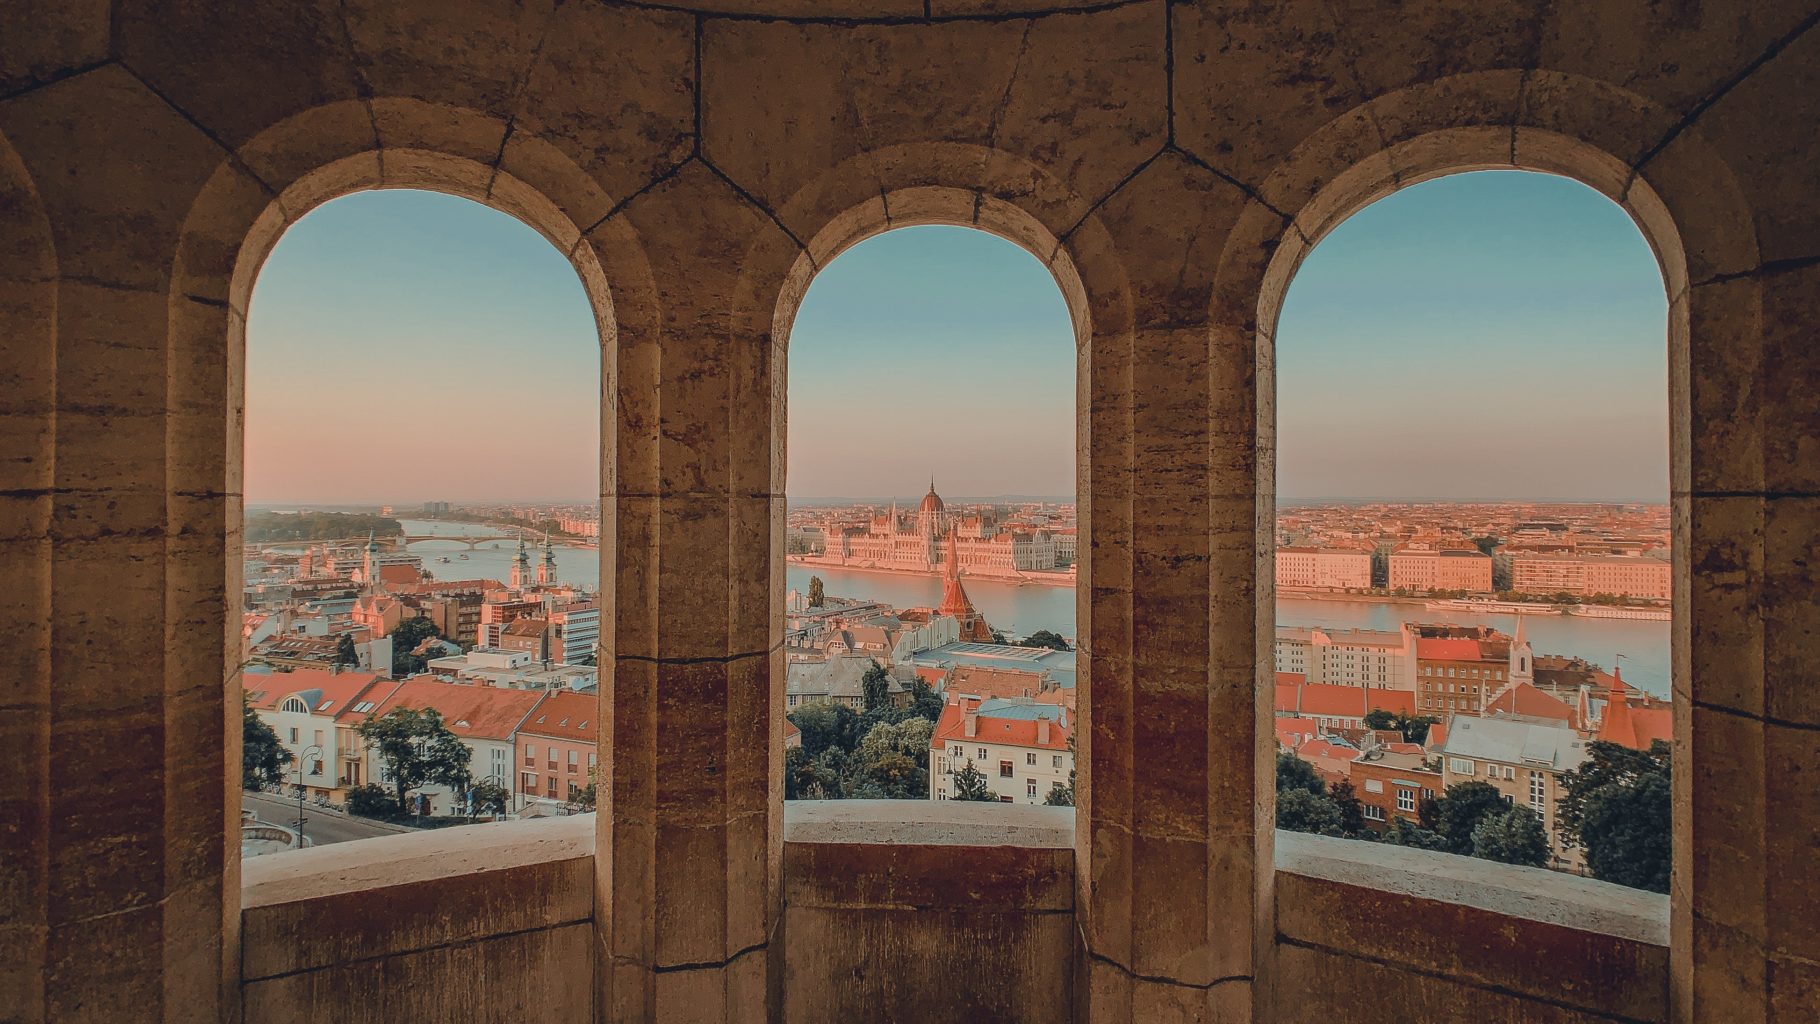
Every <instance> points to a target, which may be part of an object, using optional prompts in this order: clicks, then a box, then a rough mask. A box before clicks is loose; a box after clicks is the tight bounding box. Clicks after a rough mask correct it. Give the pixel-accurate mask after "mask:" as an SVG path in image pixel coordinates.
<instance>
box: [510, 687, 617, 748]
mask: <svg viewBox="0 0 1820 1024" xmlns="http://www.w3.org/2000/svg"><path fill="white" fill-rule="evenodd" d="M599 719H600V696H599V695H598V694H593V693H577V692H576V691H574V690H551V691H550V692H549V693H548V694H546V695H545V696H544V698H543V700H541V701H539V702H538V704H537V706H536V707H535V708H533V709H531V714H530V717H528V718H526V719H525V721H524V724H523V725H521V726H519V727H518V731H519V732H520V733H521V734H524V735H532V736H549V737H552V738H554V739H561V740H568V741H570V742H572V743H595V742H597V740H596V735H597V733H596V730H597V728H598V727H599V725H600V721H599Z"/></svg>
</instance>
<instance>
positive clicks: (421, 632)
mask: <svg viewBox="0 0 1820 1024" xmlns="http://www.w3.org/2000/svg"><path fill="white" fill-rule="evenodd" d="M390 636H391V639H392V674H393V675H394V676H400V677H402V676H408V675H415V674H416V673H418V672H422V671H424V670H425V669H427V668H429V667H430V662H429V659H428V658H423V657H419V656H418V655H417V654H415V653H413V652H415V651H416V650H417V648H418V647H419V646H421V645H422V644H423V642H424V641H425V640H428V639H430V638H431V637H441V636H442V631H441V630H439V629H437V628H436V623H434V622H431V621H430V620H429V619H426V618H421V617H413V618H409V619H406V620H404V621H403V622H400V623H399V624H398V628H397V629H394V630H392V632H391V634H390Z"/></svg>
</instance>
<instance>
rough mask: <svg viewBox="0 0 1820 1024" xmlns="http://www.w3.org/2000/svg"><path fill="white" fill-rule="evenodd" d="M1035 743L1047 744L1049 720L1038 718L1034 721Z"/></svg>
mask: <svg viewBox="0 0 1820 1024" xmlns="http://www.w3.org/2000/svg"><path fill="white" fill-rule="evenodd" d="M1036 741H1037V742H1038V743H1048V742H1049V719H1047V718H1039V719H1037V720H1036Z"/></svg>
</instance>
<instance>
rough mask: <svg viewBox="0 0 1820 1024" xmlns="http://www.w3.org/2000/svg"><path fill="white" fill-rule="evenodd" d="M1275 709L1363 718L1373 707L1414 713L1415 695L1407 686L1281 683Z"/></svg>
mask: <svg viewBox="0 0 1820 1024" xmlns="http://www.w3.org/2000/svg"><path fill="white" fill-rule="evenodd" d="M1297 691H1300V693H1299V694H1298V692H1297ZM1298 697H1299V700H1300V703H1298ZM1276 710H1277V711H1279V712H1281V713H1283V714H1301V715H1304V716H1307V715H1326V716H1328V717H1330V718H1363V717H1365V715H1366V713H1367V712H1370V711H1377V710H1383V711H1388V712H1390V713H1392V714H1398V713H1401V714H1405V715H1413V714H1415V713H1416V695H1415V694H1414V693H1412V692H1411V691H1409V690H1368V689H1366V688H1364V687H1360V686H1328V685H1324V684H1321V683H1304V684H1302V685H1300V686H1296V685H1294V684H1283V685H1278V686H1277V696H1276Z"/></svg>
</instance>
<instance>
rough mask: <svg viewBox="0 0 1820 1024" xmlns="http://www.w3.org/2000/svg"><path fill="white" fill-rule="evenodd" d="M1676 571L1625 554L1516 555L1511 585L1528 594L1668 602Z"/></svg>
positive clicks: (1656, 560) (1655, 560) (1661, 562)
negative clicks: (1592, 596)
mask: <svg viewBox="0 0 1820 1024" xmlns="http://www.w3.org/2000/svg"><path fill="white" fill-rule="evenodd" d="M1672 580H1673V570H1672V568H1671V567H1670V565H1669V563H1668V562H1667V561H1665V560H1663V559H1660V558H1649V557H1642V558H1632V557H1628V556H1624V555H1570V554H1514V555H1512V556H1511V557H1510V586H1511V589H1512V590H1517V591H1520V592H1522V593H1526V594H1558V593H1562V592H1565V593H1569V594H1613V595H1616V596H1619V597H1640V598H1652V599H1655V600H1663V601H1665V600H1668V598H1669V597H1670V595H1672V594H1673V592H1674V590H1673V583H1672Z"/></svg>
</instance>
